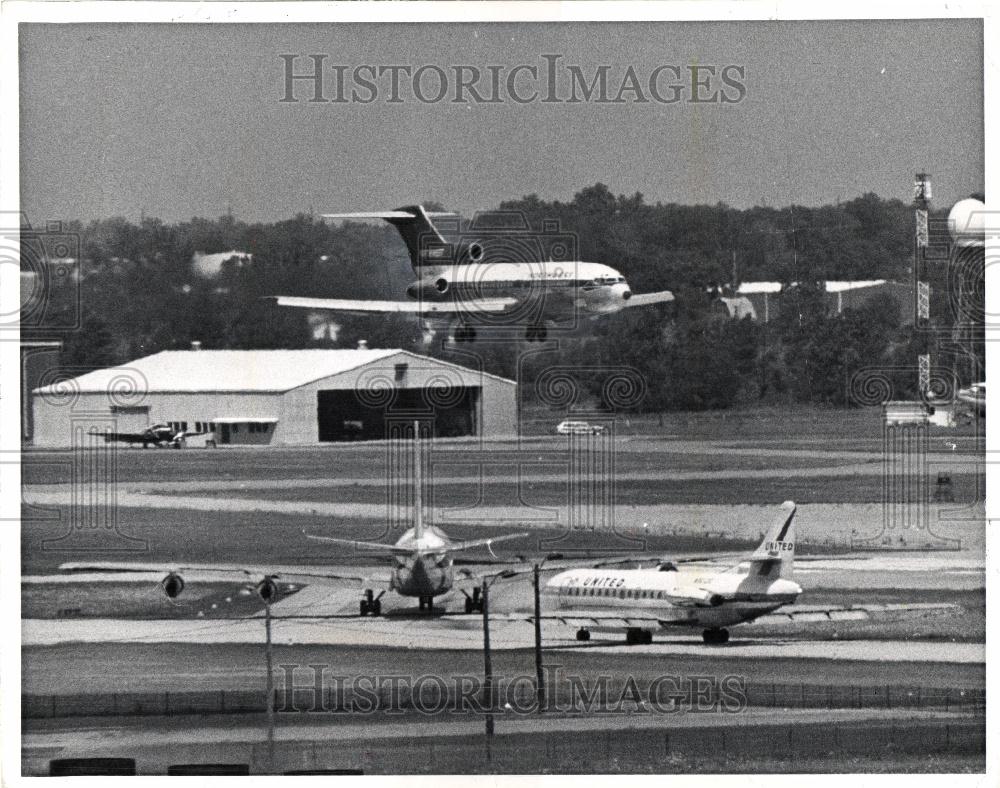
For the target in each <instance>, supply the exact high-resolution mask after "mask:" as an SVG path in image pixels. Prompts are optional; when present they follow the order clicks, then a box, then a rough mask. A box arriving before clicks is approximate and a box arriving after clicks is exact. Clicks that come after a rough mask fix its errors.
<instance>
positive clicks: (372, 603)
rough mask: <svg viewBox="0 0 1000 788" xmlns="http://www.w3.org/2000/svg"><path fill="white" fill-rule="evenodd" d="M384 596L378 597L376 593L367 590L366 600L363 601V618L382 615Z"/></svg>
mask: <svg viewBox="0 0 1000 788" xmlns="http://www.w3.org/2000/svg"><path fill="white" fill-rule="evenodd" d="M381 600H382V594H379V595H378V596H377V597H376V596H375V593H374V592H373V591H372V590H371V589H370V588H368V589H365V598H364V599H362V600H361V615H362V616H376V617H377V616H380V615H382V601H381Z"/></svg>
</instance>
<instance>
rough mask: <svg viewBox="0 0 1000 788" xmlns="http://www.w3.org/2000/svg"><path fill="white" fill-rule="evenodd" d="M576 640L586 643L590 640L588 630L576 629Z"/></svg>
mask: <svg viewBox="0 0 1000 788" xmlns="http://www.w3.org/2000/svg"><path fill="white" fill-rule="evenodd" d="M576 639H577V640H580V641H583V642H584V643H586V642H587V641H588V640H590V630H589V629H578V630H577V631H576Z"/></svg>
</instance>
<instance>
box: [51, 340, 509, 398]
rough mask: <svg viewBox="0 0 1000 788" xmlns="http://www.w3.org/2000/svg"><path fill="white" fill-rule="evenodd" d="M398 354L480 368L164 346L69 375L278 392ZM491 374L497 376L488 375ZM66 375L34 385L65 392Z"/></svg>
mask: <svg viewBox="0 0 1000 788" xmlns="http://www.w3.org/2000/svg"><path fill="white" fill-rule="evenodd" d="M399 354H405V355H407V356H409V357H410V358H412V359H415V360H417V361H419V362H426V363H428V364H433V365H437V364H440V365H442V366H446V367H452V368H454V369H460V370H463V371H466V372H469V373H471V374H476V375H478V374H480V373H479V372H477V371H476V370H472V369H467V368H465V367H461V366H459V365H457V364H450V363H448V362H446V361H440V360H439V359H434V358H430V357H427V356H419V355H417V354H415V353H410V352H409V351H406V350H401V349H399V348H396V349H374V348H372V349H369V348H365V349H353V348H352V349H344V350H197V351H195V350H164V351H162V352H160V353H156V354H154V355H152V356H146V357H145V358H140V359H136V360H135V361H131V362H129V363H127V364H123V365H122V366H120V367H111V368H110V369H99V370H96V371H94V372H88V373H87V374H86V375H81V376H80V377H78V378H74V379H73V383H72V390H73V391H77V392H80V393H104V392H119V393H120V395H121V396H122V397H127V396H128V394H129V393H130V390H131V389H132V388H133V387H134V388H138V390H139V391H145V392H178V393H197V392H270V393H281V392H285V391H290V390H291V389H295V388H298V387H299V386H305V385H306V384H308V383H313V382H314V381H317V380H322V379H323V378H328V377H331V376H333V375H339V374H341V373H343V372H348V371H350V370H352V369H358V368H359V367H363V366H365V365H366V364H371V363H372V362H375V361H381V360H382V359H385V358H388V357H390V356H395V355H399ZM490 377H496V376H493V375H491V376H490ZM68 385H69V384H67V383H66V382H65V381H62V382H57V383H53V384H51V385H49V386H42V387H41V388H37V389H35V391H34V393H36V394H60V393H62V394H65V393H68V392H67V386H68Z"/></svg>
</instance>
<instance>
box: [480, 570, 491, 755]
mask: <svg viewBox="0 0 1000 788" xmlns="http://www.w3.org/2000/svg"><path fill="white" fill-rule="evenodd" d="M482 594H483V673H484V676H483V705H484V706H485V707H486V760H487V761H492V760H493V749H492V747H493V656H492V654H490V583H489V581H487V580H483V590H482Z"/></svg>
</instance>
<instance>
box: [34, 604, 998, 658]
mask: <svg viewBox="0 0 1000 788" xmlns="http://www.w3.org/2000/svg"><path fill="white" fill-rule="evenodd" d="M261 630H262V623H261V621H260V620H258V619H235V620H219V619H213V620H209V621H204V622H199V621H196V620H153V621H140V620H128V619H79V620H65V619H34V620H32V619H28V620H25V621H22V625H21V638H22V645H23V646H25V647H29V646H54V645H58V644H63V643H191V644H203V645H204V644H220V643H245V644H253V645H259V644H260V643H261V641H262V631H261ZM543 630H544V638H545V641H546V642H547V643H548V644H549V645H550V646H551V645H554V644H557V643H560V642H562V643H566V644H572V643H574V642H575V637H574V634H575V628H574V627H567V626H564V625H559V624H554V623H549V622H546V623H545V624H544V625H543ZM491 634H492V641H493V648H495V649H498V650H502V649H518V648H529V647H531V645H532V643H533V642H534V634H533V629H532V627H531V625H530V624H529V623H528V622H524V621H509V620H502V619H501V620H497V621H495V622H493V624H492V627H491ZM612 638H613V639H612ZM272 639H273V641H274V642H275V643H281V644H285V645H294V644H322V645H356V644H358V643H359V642H363V643H365V644H366V645H369V646H371V647H384V648H420V649H462V648H467V649H471V650H476V651H478V650H480V649H481V648H482V622H481V620H480V618H479V617H478V616H468V617H466V616H455V617H443V618H437V619H434V620H429V621H426V622H419V623H416V622H412V621H411V622H408V625H406V626H401V625H400V622H399V621H398V620H394V619H392V618H388V617H383V618H379V619H371V618H345V619H336V620H331V619H325V618H318V619H275V620H274V621H273V623H272ZM620 639H621V638H620V635H617V636H609V638H608V640H609V641H610V642H612V643H614V644H615V645H613V646H611V647H612V648H618V647H619V644H620ZM724 649H725V651H726V653H727V654H728V655H732V656H746V657H762V658H765V657H794V658H798V659H827V660H829V659H846V660H856V661H857V660H860V661H866V660H872V661H888V662H965V663H976V662H983V661H984V659H985V651H984V645H983V644H982V643H935V642H927V641H899V640H889V641H877V640H874V641H873V640H859V641H840V642H830V641H825V640H824V641H809V640H802V639H798V638H795V639H792V638H788V639H782V638H773V637H772V638H766V639H763V638H762V639H755V638H753V636H752V635H748V636H744V637H742V638H734V639H733V640H731V641H730V643H728V644H726V646H725V647H724ZM629 652H646V653H656V654H662V655H675V654H683V655H690V654H698V653H701V654H704V653H705V652H706V647H705V645H704V644H702V643H701V642H700V636H699V635H698V634H697V633H693V634H692V635H691V636H689V637H684V638H681V637H678V636H676V635H668V636H665V637H661V638H660V639H658V640H657V641H656V642H655V643H654V644H653V645H650V646H633V647H631V648H630V649H629Z"/></svg>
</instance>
